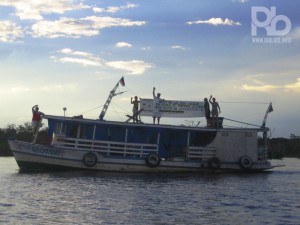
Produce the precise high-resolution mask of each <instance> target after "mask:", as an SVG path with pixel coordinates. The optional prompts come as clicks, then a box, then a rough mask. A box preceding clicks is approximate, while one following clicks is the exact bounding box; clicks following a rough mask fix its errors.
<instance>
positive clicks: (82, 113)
mask: <svg viewBox="0 0 300 225" xmlns="http://www.w3.org/2000/svg"><path fill="white" fill-rule="evenodd" d="M100 107H103V105H100V106H97V107H95V108H93V109H89V110H87V111H85V112H82V113H80V114H81V115H83V114H85V113H88V112H91V111H94V110H96V109H98V108H100Z"/></svg>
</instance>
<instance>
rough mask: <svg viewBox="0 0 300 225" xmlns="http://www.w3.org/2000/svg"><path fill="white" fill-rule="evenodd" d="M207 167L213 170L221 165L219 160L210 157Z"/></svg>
mask: <svg viewBox="0 0 300 225" xmlns="http://www.w3.org/2000/svg"><path fill="white" fill-rule="evenodd" d="M208 165H209V168H211V169H213V170H215V169H220V167H221V165H222V163H221V160H220V159H219V158H217V157H212V158H210V159H209V160H208Z"/></svg>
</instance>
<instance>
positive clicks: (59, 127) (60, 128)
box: [54, 122, 66, 134]
mask: <svg viewBox="0 0 300 225" xmlns="http://www.w3.org/2000/svg"><path fill="white" fill-rule="evenodd" d="M54 132H55V133H57V134H64V133H65V132H66V124H65V123H63V122H56V123H55V130H54Z"/></svg>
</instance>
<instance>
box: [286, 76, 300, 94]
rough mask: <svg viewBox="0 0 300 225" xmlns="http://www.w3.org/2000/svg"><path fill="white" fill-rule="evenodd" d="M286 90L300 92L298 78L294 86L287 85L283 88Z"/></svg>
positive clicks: (299, 79) (299, 80)
mask: <svg viewBox="0 0 300 225" xmlns="http://www.w3.org/2000/svg"><path fill="white" fill-rule="evenodd" d="M284 87H285V88H286V89H287V90H291V91H295V92H300V78H298V79H297V81H296V82H295V83H294V84H287V85H285V86H284Z"/></svg>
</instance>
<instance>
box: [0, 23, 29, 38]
mask: <svg viewBox="0 0 300 225" xmlns="http://www.w3.org/2000/svg"><path fill="white" fill-rule="evenodd" d="M20 37H23V30H22V28H21V27H20V26H18V25H17V24H16V23H14V22H12V21H8V20H4V21H0V41H2V42H13V41H15V40H16V39H17V38H20Z"/></svg>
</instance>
